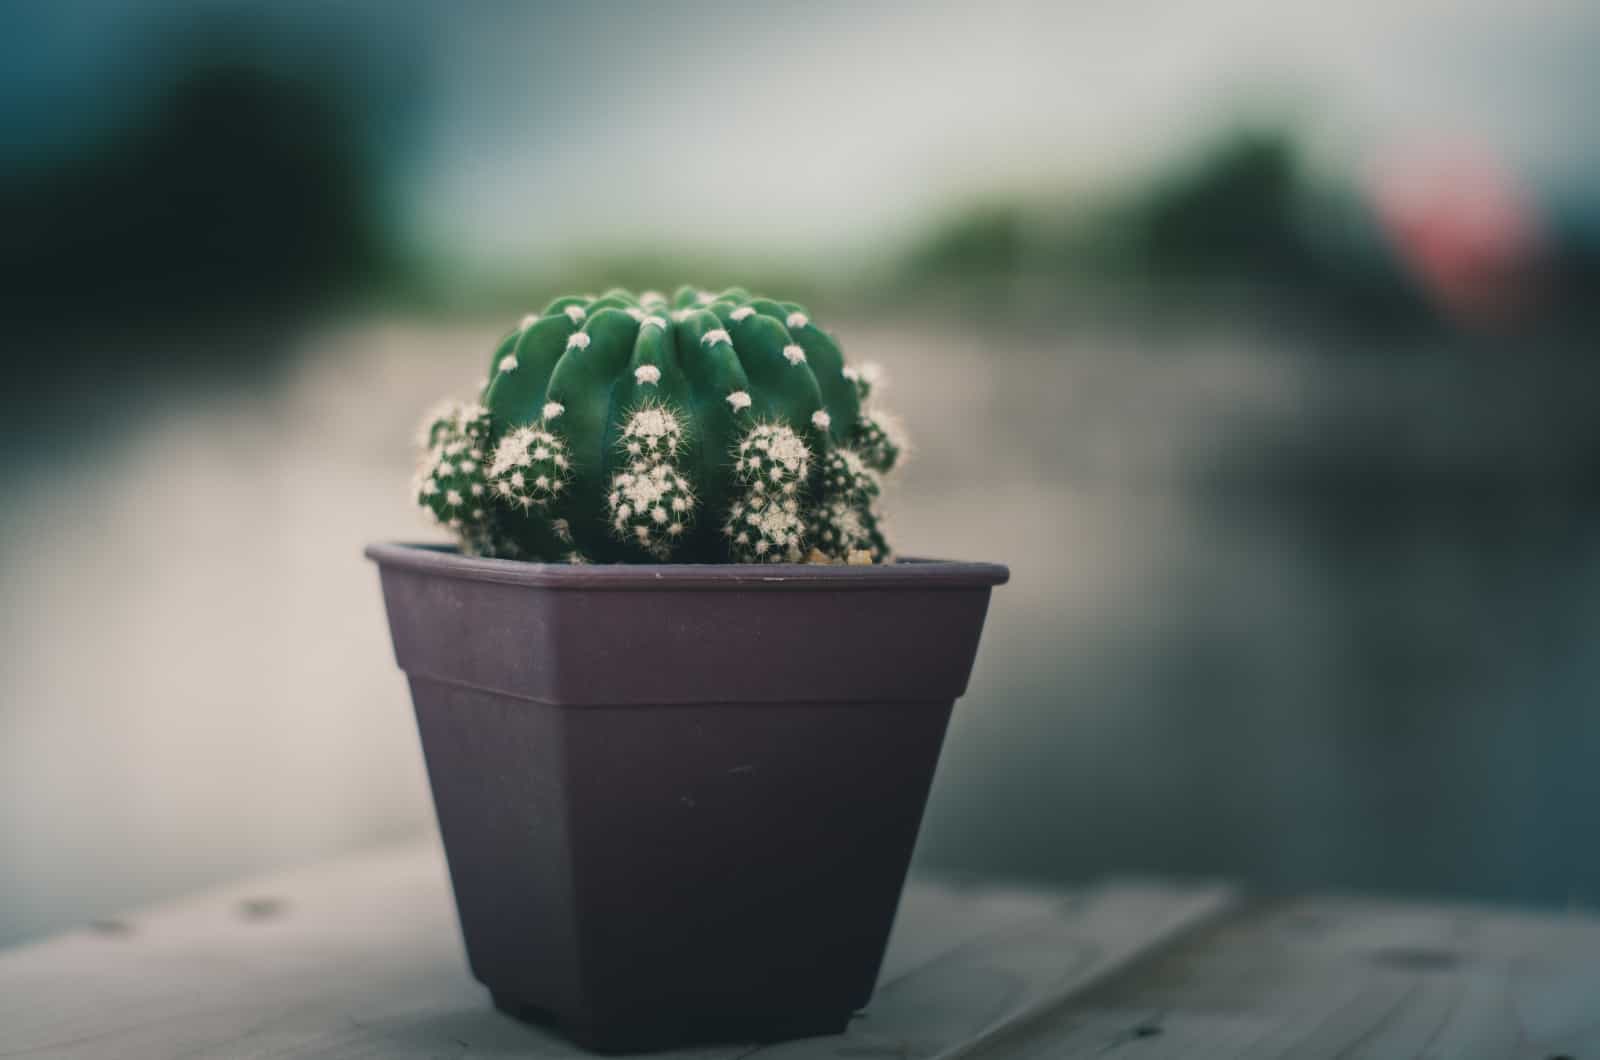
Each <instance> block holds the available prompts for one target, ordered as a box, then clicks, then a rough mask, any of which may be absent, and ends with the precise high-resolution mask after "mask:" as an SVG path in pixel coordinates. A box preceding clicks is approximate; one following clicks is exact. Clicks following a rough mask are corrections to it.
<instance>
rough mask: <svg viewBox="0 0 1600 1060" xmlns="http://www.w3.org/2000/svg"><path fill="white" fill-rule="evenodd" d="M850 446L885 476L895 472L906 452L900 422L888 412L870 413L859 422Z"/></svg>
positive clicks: (865, 461) (866, 462)
mask: <svg viewBox="0 0 1600 1060" xmlns="http://www.w3.org/2000/svg"><path fill="white" fill-rule="evenodd" d="M850 444H851V446H852V448H854V449H855V451H856V452H857V453H858V454H859V455H860V457H861V460H862V461H863V462H864V463H865V464H866V465H867V466H868V467H870V468H872V470H874V471H877V472H881V473H884V474H887V473H888V472H890V471H892V470H894V467H895V465H896V464H898V463H899V462H900V457H901V454H902V453H904V451H905V440H904V434H903V432H902V430H901V428H900V422H899V421H898V420H896V419H895V418H894V417H893V416H891V415H889V414H888V413H887V412H869V413H867V414H865V415H863V416H862V417H861V418H860V419H859V420H857V421H856V427H855V430H854V431H853V432H852V433H851V436H850Z"/></svg>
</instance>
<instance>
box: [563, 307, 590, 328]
mask: <svg viewBox="0 0 1600 1060" xmlns="http://www.w3.org/2000/svg"><path fill="white" fill-rule="evenodd" d="M562 312H563V313H565V314H567V319H568V320H570V321H572V322H573V323H574V324H580V323H582V322H583V318H584V317H586V316H588V315H589V313H588V311H587V310H585V309H584V308H583V306H581V305H569V306H567V308H565V309H563V310H562Z"/></svg>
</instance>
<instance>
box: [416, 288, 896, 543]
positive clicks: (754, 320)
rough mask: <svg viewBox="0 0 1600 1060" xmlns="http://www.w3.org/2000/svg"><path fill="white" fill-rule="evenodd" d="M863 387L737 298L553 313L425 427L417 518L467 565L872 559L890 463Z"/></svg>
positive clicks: (506, 346)
mask: <svg viewBox="0 0 1600 1060" xmlns="http://www.w3.org/2000/svg"><path fill="white" fill-rule="evenodd" d="M875 381H876V375H875V373H874V372H873V371H872V369H871V367H870V366H860V367H857V366H854V365H848V364H846V363H845V360H844V357H843V354H842V353H841V352H840V350H839V347H838V346H837V344H836V343H835V342H834V341H833V339H832V338H831V337H829V336H828V335H827V334H826V333H825V332H823V331H822V330H821V329H819V328H817V327H816V326H815V325H814V324H812V323H811V320H810V317H809V316H808V315H807V314H806V312H805V311H804V310H803V309H801V308H800V307H799V306H797V305H794V304H793V303H788V302H775V301H772V300H771V299H767V298H758V297H752V296H751V295H749V294H748V293H747V292H745V291H743V290H740V289H731V290H728V291H724V292H721V293H719V294H713V293H710V292H701V291H696V290H694V289H691V288H684V289H682V290H680V291H679V292H678V293H677V295H676V296H675V297H674V298H673V300H672V301H671V302H670V303H669V302H668V300H667V299H666V298H665V297H663V296H661V295H659V294H655V293H650V292H647V293H645V294H643V295H641V296H639V297H637V298H636V297H635V296H633V295H632V294H630V293H628V292H626V291H620V290H617V291H610V292H608V293H606V294H605V295H603V296H602V297H599V298H587V297H584V298H573V297H569V298H559V299H557V300H556V301H554V302H552V303H551V304H550V305H549V307H547V308H546V309H545V311H544V312H542V313H539V314H536V315H530V316H528V317H526V318H524V319H523V321H522V323H521V325H520V326H519V327H518V328H516V329H515V330H514V331H512V332H511V333H510V334H509V335H507V336H506V337H505V338H504V339H503V340H502V341H501V342H500V344H499V345H498V346H497V347H496V349H495V351H494V355H493V358H492V360H491V364H490V375H489V380H488V383H487V384H486V386H485V387H484V389H483V392H482V393H481V395H480V396H479V399H478V401H477V402H475V403H472V404H462V405H454V406H449V407H445V408H442V409H440V410H436V411H435V412H434V413H431V414H430V415H429V417H428V418H427V419H426V420H425V422H424V424H423V432H422V436H421V439H420V443H421V449H422V459H421V462H420V466H419V470H418V476H417V484H416V487H415V490H416V498H417V501H418V503H419V504H420V505H421V506H422V507H423V508H424V510H425V511H426V512H427V513H429V514H430V515H431V516H432V517H433V518H434V519H435V520H436V521H438V522H439V523H440V524H442V525H444V526H446V527H448V528H449V529H450V530H451V531H453V532H454V533H455V534H456V536H457V537H458V538H459V540H460V541H461V544H462V547H463V549H464V550H466V551H468V552H470V553H473V554H477V555H487V556H497V557H503V558H513V559H533V560H545V561H557V560H565V561H568V562H591V561H592V562H605V563H616V562H634V563H643V562H658V563H659V562H672V563H725V562H730V561H732V562H743V563H762V562H800V561H802V560H812V561H830V562H869V561H870V562H881V561H883V560H885V559H887V558H888V557H889V548H888V545H887V543H886V541H885V540H884V537H883V535H882V532H881V529H880V523H881V520H880V518H879V516H878V514H877V512H876V509H875V505H876V503H877V501H878V498H879V496H880V493H881V487H880V481H879V480H880V476H881V475H883V474H884V473H887V472H888V471H890V470H891V469H892V468H893V467H894V466H895V465H896V464H897V462H898V461H899V459H900V456H901V448H902V447H901V444H900V443H899V442H898V440H897V437H898V435H897V430H896V428H895V425H894V423H893V421H892V420H891V419H889V418H888V417H886V416H884V415H882V414H880V413H876V412H874V411H873V410H872V409H871V395H872V390H873V384H874V382H875Z"/></svg>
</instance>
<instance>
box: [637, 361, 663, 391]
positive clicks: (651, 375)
mask: <svg viewBox="0 0 1600 1060" xmlns="http://www.w3.org/2000/svg"><path fill="white" fill-rule="evenodd" d="M633 380H634V382H636V383H638V384H639V385H640V386H654V385H655V384H656V383H659V382H661V369H660V368H657V367H656V366H655V365H653V364H641V365H640V366H639V367H637V368H635V369H634V370H633Z"/></svg>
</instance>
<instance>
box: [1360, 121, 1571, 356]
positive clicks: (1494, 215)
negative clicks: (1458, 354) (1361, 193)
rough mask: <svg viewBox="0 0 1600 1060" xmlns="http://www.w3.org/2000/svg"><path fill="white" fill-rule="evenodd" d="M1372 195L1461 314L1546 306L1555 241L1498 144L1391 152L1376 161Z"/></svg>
mask: <svg viewBox="0 0 1600 1060" xmlns="http://www.w3.org/2000/svg"><path fill="white" fill-rule="evenodd" d="M1368 195H1369V197H1370V198H1371V200H1372V203H1373V207H1374V209H1375V212H1376V213H1377V216H1378V218H1379V221H1380V222H1381V224H1382V225H1383V227H1384V230H1385V231H1386V233H1387V234H1388V237H1389V239H1390V241H1391V242H1392V243H1393V244H1394V247H1395V250H1396V252H1397V253H1398V254H1399V256H1400V259H1401V260H1402V261H1403V262H1404V263H1405V265H1406V267H1407V268H1409V269H1410V270H1411V272H1412V274H1413V275H1414V276H1415V277H1416V279H1417V280H1418V281H1419V282H1420V283H1421V284H1422V286H1423V287H1424V288H1426V289H1427V291H1428V293H1429V294H1430V295H1431V296H1432V297H1433V298H1434V300H1435V301H1436V302H1437V303H1438V304H1439V306H1440V308H1441V309H1442V310H1443V311H1444V312H1446V313H1447V314H1448V315H1450V316H1451V317H1453V318H1455V319H1457V320H1458V321H1461V322H1462V323H1466V324H1473V325H1494V324H1502V323H1508V322H1511V321H1515V320H1519V319H1522V318H1524V317H1525V316H1526V315H1527V314H1528V313H1529V312H1531V311H1532V310H1533V309H1534V308H1535V307H1536V306H1537V304H1538V302H1539V300H1540V290H1539V288H1540V286H1541V285H1540V275H1541V273H1542V272H1543V261H1544V256H1545V255H1544V251H1545V240H1544V237H1543V234H1542V232H1541V226H1540V224H1539V221H1538V218H1537V215H1536V210H1535V207H1534V205H1533V202H1532V200H1531V197H1530V196H1528V195H1526V194H1525V193H1524V192H1523V190H1522V189H1521V188H1520V187H1519V186H1518V184H1517V182H1516V180H1515V179H1514V178H1513V177H1512V176H1511V174H1510V173H1509V172H1508V171H1507V170H1506V169H1505V167H1503V166H1502V165H1500V164H1499V163H1498V162H1497V161H1496V160H1495V159H1494V157H1493V156H1492V155H1491V154H1489V153H1488V152H1485V151H1481V150H1475V149H1471V148H1452V149H1431V150H1424V151H1411V152H1407V153H1405V154H1403V155H1398V156H1395V157H1393V158H1390V159H1386V160H1384V161H1383V162H1381V163H1380V164H1379V165H1378V166H1376V167H1375V168H1374V169H1373V172H1372V175H1371V177H1370V179H1369V181H1368Z"/></svg>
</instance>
